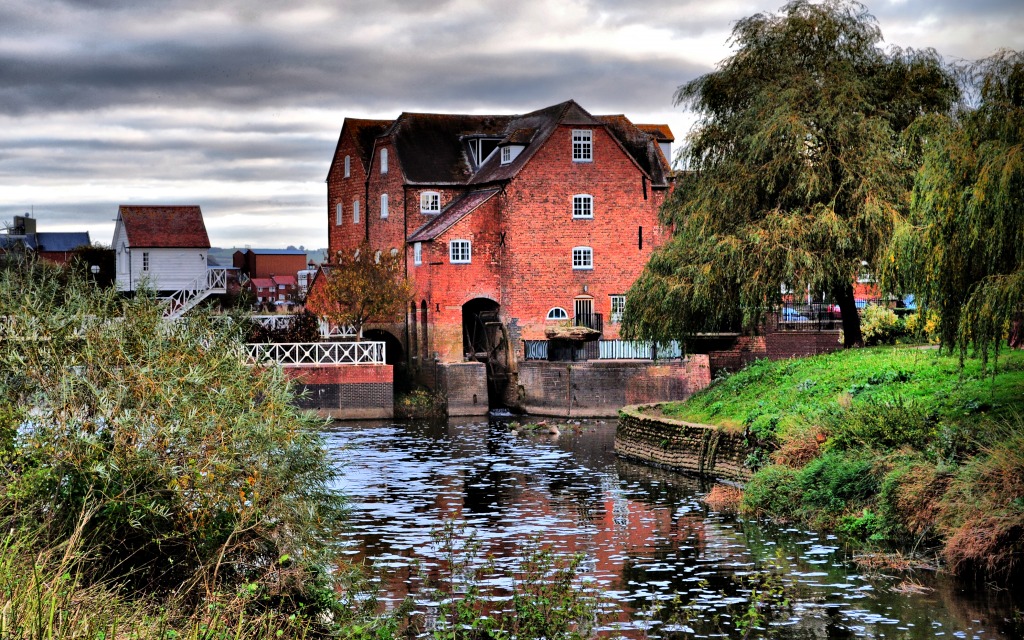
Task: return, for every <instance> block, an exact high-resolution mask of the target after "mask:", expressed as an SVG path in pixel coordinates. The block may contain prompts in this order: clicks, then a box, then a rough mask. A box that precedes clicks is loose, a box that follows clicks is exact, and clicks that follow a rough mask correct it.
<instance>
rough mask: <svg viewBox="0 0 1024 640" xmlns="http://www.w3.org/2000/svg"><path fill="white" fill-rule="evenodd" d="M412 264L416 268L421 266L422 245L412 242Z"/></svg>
mask: <svg viewBox="0 0 1024 640" xmlns="http://www.w3.org/2000/svg"><path fill="white" fill-rule="evenodd" d="M412 263H413V264H414V265H416V266H419V265H421V264H423V243H422V242H414V243H413V244H412Z"/></svg>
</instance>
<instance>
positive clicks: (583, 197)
mask: <svg viewBox="0 0 1024 640" xmlns="http://www.w3.org/2000/svg"><path fill="white" fill-rule="evenodd" d="M572 217H573V218H574V219H576V220H584V219H587V220H590V219H593V217H594V196H592V195H590V194H589V193H577V194H576V195H574V196H573V197H572Z"/></svg>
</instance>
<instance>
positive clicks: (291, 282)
mask: <svg viewBox="0 0 1024 640" xmlns="http://www.w3.org/2000/svg"><path fill="white" fill-rule="evenodd" d="M271 280H273V281H274V284H279V285H280V284H283V285H284V286H286V287H294V286H295V285H296V280H295V276H272V277H271Z"/></svg>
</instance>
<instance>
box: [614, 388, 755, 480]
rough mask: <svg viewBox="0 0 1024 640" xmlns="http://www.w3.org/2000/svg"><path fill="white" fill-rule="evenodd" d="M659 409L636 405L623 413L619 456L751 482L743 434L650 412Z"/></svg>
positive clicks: (617, 434) (617, 440) (617, 441)
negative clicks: (746, 463) (746, 462)
mask: <svg viewBox="0 0 1024 640" xmlns="http://www.w3.org/2000/svg"><path fill="white" fill-rule="evenodd" d="M659 406H660V405H659V404H648V405H634V406H629V407H625V408H623V409H622V410H621V411H620V412H619V424H618V427H617V428H616V429H615V453H616V454H617V455H619V456H622V457H623V458H626V459H629V460H635V461H637V462H642V463H644V464H649V465H651V466H655V467H660V468H664V469H671V470H673V471H683V472H686V473H692V474H696V475H699V476H703V477H708V478H716V479H720V480H727V481H732V482H746V481H747V480H749V479H750V475H751V472H750V469H748V468H747V467H746V466H745V465H744V462H745V461H746V459H747V455H748V454H749V449H748V447H747V442H746V438H745V437H744V434H743V433H742V432H741V431H735V430H730V429H726V428H724V427H719V426H714V425H706V424H698V423H695V422H685V421H683V420H674V419H672V418H667V417H664V416H659V415H655V414H652V413H650V411H651V410H654V409H657V408H658V407H659ZM645 410H646V411H645Z"/></svg>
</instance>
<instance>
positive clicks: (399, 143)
mask: <svg viewBox="0 0 1024 640" xmlns="http://www.w3.org/2000/svg"><path fill="white" fill-rule="evenodd" d="M346 122H347V121H346ZM560 125H562V126H585V127H605V128H606V129H607V131H608V132H609V133H610V134H611V135H612V137H613V138H614V139H615V140H616V141H617V142H618V143H619V145H620V146H621V147H622V149H623V151H624V152H625V153H626V154H627V155H628V156H629V157H630V158H631V159H632V160H633V162H634V163H636V165H637V167H638V168H639V169H640V170H641V171H643V172H645V173H647V175H648V176H649V177H650V180H651V184H652V185H653V186H656V187H657V186H668V182H669V177H670V175H671V169H670V167H669V166H668V163H667V162H664V161H663V160H662V159H661V152H660V149H659V148H658V144H657V143H658V141H661V140H663V139H664V138H665V136H666V135H667V136H669V137H670V136H671V130H670V129H669V128H668V126H667V125H644V127H645V129H641V128H639V127H638V126H636V125H634V124H633V123H632V122H630V121H629V119H628V118H626V117H625V116H600V117H595V116H593V115H591V114H590V113H588V112H587V111H586V110H585V109H584V108H583V107H581V106H580V105H578V104H577V103H576V102H575V101H573V100H567V101H565V102H561V103H559V104H555V105H551V106H550V107H545V108H543V109H538V110H537V111H532V112H530V113H526V114H522V115H508V116H501V115H455V114H438V113H403V114H402V115H400V116H399V117H398V118H397V119H396V120H395V121H394V124H393V125H392V126H391V127H390V128H389V129H388V130H387V131H386V132H384V133H383V134H381V135H382V136H388V137H390V138H391V139H392V140H393V142H394V145H395V150H396V152H397V154H398V158H399V161H400V164H401V167H402V170H403V171H404V172H405V177H406V180H407V182H408V183H409V184H413V185H439V186H440V185H487V184H490V183H495V182H501V181H505V180H509V179H511V178H512V177H514V176H515V175H516V174H517V173H518V172H519V170H520V169H521V168H522V167H523V166H524V165H525V164H526V163H527V162H528V161H529V160H530V158H531V157H533V155H534V153H536V151H537V150H538V149H539V148H540V147H541V146H542V145H543V143H544V141H545V140H547V138H549V137H550V136H551V134H552V133H554V131H555V130H556V129H557V128H558V126H560ZM481 135H483V136H489V137H494V138H497V139H500V141H501V142H500V144H501V145H509V144H515V145H521V146H523V147H524V148H523V150H522V152H521V153H520V154H519V155H518V156H517V157H516V158H515V159H514V160H513V161H512V162H511V163H509V164H501V159H500V154H497V153H495V154H491V155H490V157H489V158H488V159H487V160H486V161H485V162H483V163H481V164H480V165H479V166H475V165H474V162H473V158H472V155H471V152H470V149H469V143H468V140H467V139H468V138H470V137H479V136H481ZM368 160H369V158H368V157H367V161H368Z"/></svg>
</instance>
